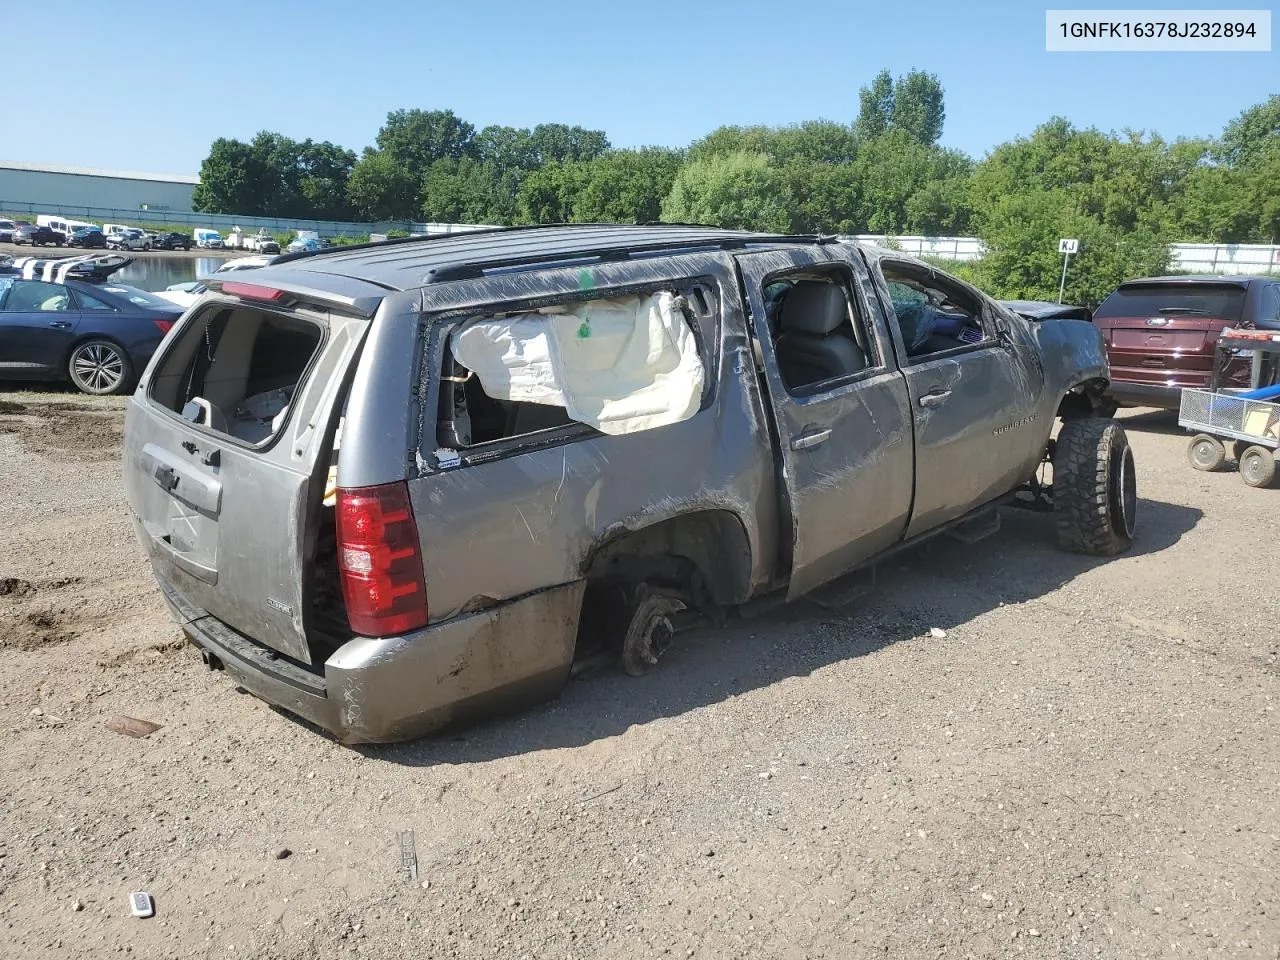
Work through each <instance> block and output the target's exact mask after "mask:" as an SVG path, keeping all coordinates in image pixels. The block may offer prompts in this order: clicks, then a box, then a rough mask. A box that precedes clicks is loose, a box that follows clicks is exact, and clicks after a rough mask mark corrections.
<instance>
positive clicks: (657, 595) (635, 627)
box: [622, 583, 685, 677]
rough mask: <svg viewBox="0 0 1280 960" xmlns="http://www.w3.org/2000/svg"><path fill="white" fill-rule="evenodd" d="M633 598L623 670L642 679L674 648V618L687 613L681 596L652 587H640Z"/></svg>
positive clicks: (625, 643)
mask: <svg viewBox="0 0 1280 960" xmlns="http://www.w3.org/2000/svg"><path fill="white" fill-rule="evenodd" d="M633 597H634V599H633V601H632V604H631V620H630V622H629V623H628V624H627V632H626V633H625V634H624V635H623V638H622V669H624V670H625V671H626V672H627V673H629V674H630V675H631V676H633V677H638V676H641V675H642V674H644V673H647V672H648V671H649V670H650V669H652V668H653V667H654V666H656V665H657V663H658V658H659V657H661V656H662V654H663V653H665V652H666V649H667V647H669V646H670V645H671V638H672V637H673V636H674V635H675V631H676V628H675V626H674V625H673V624H672V622H671V617H672V616H673V615H674V614H677V613H679V612H680V611H681V610H684V609H685V602H684V601H683V600H682V599H681V598H680V595H679V593H678V592H676V591H674V590H668V589H666V588H663V587H658V586H654V585H652V584H648V583H641V584H638V585H637V586H636V588H635V592H634V594H633Z"/></svg>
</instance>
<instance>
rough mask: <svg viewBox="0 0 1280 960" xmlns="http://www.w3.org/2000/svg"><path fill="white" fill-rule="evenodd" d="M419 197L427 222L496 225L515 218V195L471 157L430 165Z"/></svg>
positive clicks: (495, 172)
mask: <svg viewBox="0 0 1280 960" xmlns="http://www.w3.org/2000/svg"><path fill="white" fill-rule="evenodd" d="M508 176H510V175H508ZM421 195H422V209H421V212H422V218H423V219H424V220H426V221H428V222H436V223H474V224H488V225H499V224H509V223H511V222H513V220H514V219H515V216H516V202H515V192H514V190H513V189H512V187H511V185H510V184H509V183H508V182H506V181H505V180H504V175H503V174H502V173H501V172H500V171H499V170H498V168H497V167H496V166H494V165H493V164H491V163H485V162H482V161H480V160H474V159H472V158H471V157H463V158H462V159H460V160H451V159H446V160H437V161H436V162H435V163H433V164H432V165H431V167H430V169H429V170H428V171H427V173H426V176H425V177H424V178H423V181H422V192H421Z"/></svg>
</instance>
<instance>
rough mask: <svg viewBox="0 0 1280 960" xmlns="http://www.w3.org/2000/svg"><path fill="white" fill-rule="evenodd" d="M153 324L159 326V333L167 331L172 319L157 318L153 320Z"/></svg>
mask: <svg viewBox="0 0 1280 960" xmlns="http://www.w3.org/2000/svg"><path fill="white" fill-rule="evenodd" d="M155 324H156V326H157V327H159V328H160V332H161V333H168V332H169V328H170V327H172V326H173V321H172V320H157V321H155Z"/></svg>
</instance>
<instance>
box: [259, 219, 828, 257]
mask: <svg viewBox="0 0 1280 960" xmlns="http://www.w3.org/2000/svg"><path fill="white" fill-rule="evenodd" d="M566 227H569V228H575V229H576V228H585V227H597V228H598V227H614V228H617V229H623V230H625V229H626V228H628V227H693V228H697V229H701V230H707V231H715V230H718V229H721V228H719V227H716V226H714V225H708V224H705V223H664V222H662V221H660V220H651V221H648V222H646V223H525V224H517V225H515V226H509V227H481V228H479V229H477V230H458V231H457V232H455V233H432V234H427V235H425V236H418V237H388V238H387V239H386V240H370V241H368V242H366V243H346V244H340V245H335V246H329V247H323V248H321V249H320V250H301V251H299V252H297V253H282V254H280V256H279V258H278V259H277V260H275V261H274V262H273V265H274V264H276V263H292V262H293V261H295V260H306V259H309V258H311V257H323V256H332V255H335V254H340V253H348V252H350V251H353V250H380V249H384V248H386V247H397V246H403V245H404V244H408V243H438V242H440V241H443V240H451V239H455V238H457V237H470V236H484V235H493V234H499V233H519V232H522V231H531V230H557V229H564V228H566ZM725 236H726V240H727V239H729V238H730V237H735V236H737V237H740V238H741V239H742V240H743V242H744V243H745V242H747V240H748V239H749V240H750V241H751V242H756V241H758V240H766V241H770V242H780V241H786V240H794V241H797V242H801V243H831V242H833V241H834V240H835V239H836V238H835V237H834V236H831V237H828V236H824V235H815V234H806V235H801V234H797V235H790V234H750V233H747V232H745V231H729V230H726V231H725Z"/></svg>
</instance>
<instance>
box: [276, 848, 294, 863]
mask: <svg viewBox="0 0 1280 960" xmlns="http://www.w3.org/2000/svg"><path fill="white" fill-rule="evenodd" d="M292 856H293V851H292V850H290V849H289V848H288V847H281V848H280V849H279V850H277V851H276V859H277V860H288V859H289V858H290V857H292Z"/></svg>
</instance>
